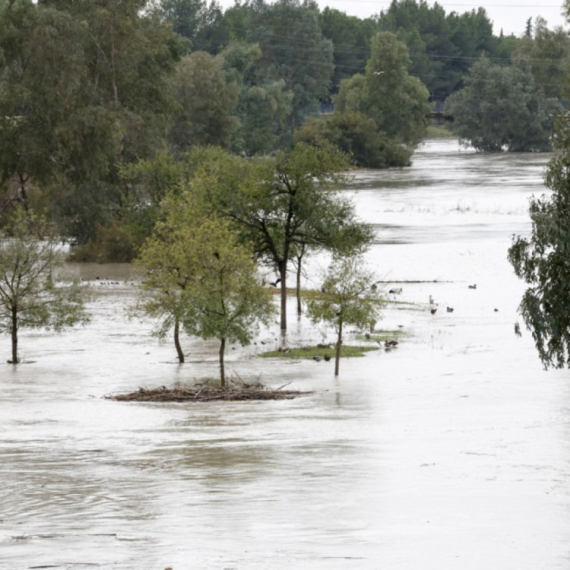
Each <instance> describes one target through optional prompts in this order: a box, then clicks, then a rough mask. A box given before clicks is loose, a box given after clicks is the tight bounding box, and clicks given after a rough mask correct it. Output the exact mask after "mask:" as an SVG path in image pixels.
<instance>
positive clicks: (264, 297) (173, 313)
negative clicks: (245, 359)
mask: <svg viewBox="0 0 570 570" xmlns="http://www.w3.org/2000/svg"><path fill="white" fill-rule="evenodd" d="M204 176H205V175H204ZM137 264H138V265H139V266H140V267H141V268H143V269H144V271H145V273H146V276H145V281H144V283H143V285H142V292H141V293H142V295H141V298H140V300H139V303H138V305H137V307H136V308H135V312H136V313H138V314H141V313H142V314H146V315H149V316H152V317H154V318H157V319H159V320H160V327H159V329H158V331H157V332H158V334H159V335H160V336H165V335H166V334H167V332H168V331H169V330H170V329H172V328H174V330H175V344H176V348H177V351H178V355H179V359H180V361H181V362H183V361H184V358H183V354H182V352H181V349H180V346H179V340H178V332H179V327H180V326H182V327H183V328H184V329H185V330H186V331H187V332H188V333H190V334H195V335H198V336H201V337H203V338H206V339H208V338H217V339H218V340H220V377H221V383H222V385H224V384H225V372H224V351H225V346H226V342H240V343H242V344H249V343H250V342H251V340H252V337H253V335H254V334H255V332H256V331H257V326H258V324H259V323H261V322H263V323H266V324H267V323H268V322H269V320H270V318H271V317H272V315H273V314H274V310H275V309H274V305H273V302H272V299H271V297H270V296H269V295H268V293H267V292H266V291H265V290H264V288H263V287H262V285H261V284H260V283H259V282H258V280H257V277H256V275H257V270H256V265H255V263H254V262H253V260H252V259H251V254H250V249H249V248H247V247H246V246H244V245H242V244H240V243H239V242H238V236H237V234H236V233H235V232H234V231H233V230H232V229H231V227H230V224H229V222H227V221H223V220H220V219H216V218H213V217H209V216H206V215H205V213H204V211H203V209H202V206H201V204H200V201H199V200H198V199H197V198H196V197H195V195H194V194H193V193H191V192H190V191H189V190H188V189H186V190H185V191H183V192H182V193H181V194H180V195H179V196H171V197H170V198H169V200H167V202H166V203H165V212H164V220H162V221H159V222H158V223H157V224H156V227H155V231H154V233H153V235H152V237H151V238H150V239H149V240H148V241H147V242H146V243H145V246H144V247H143V249H142V251H141V255H140V257H139V259H138V261H137Z"/></svg>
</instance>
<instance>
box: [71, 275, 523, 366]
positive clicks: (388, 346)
mask: <svg viewBox="0 0 570 570" xmlns="http://www.w3.org/2000/svg"><path fill="white" fill-rule="evenodd" d="M81 280H82V281H84V282H89V281H90V280H89V279H85V278H82V279H81ZM94 281H95V282H96V283H98V284H99V285H103V286H116V285H122V284H127V282H126V281H125V282H124V283H121V282H120V281H114V280H108V279H101V278H100V277H99V276H97V277H95V279H94ZM280 281H281V279H276V280H275V281H273V282H269V283H268V284H269V285H271V286H272V287H277V286H278V284H279V282H280ZM264 282H265V283H267V281H265V280H264ZM129 284H130V285H132V286H134V285H136V284H135V283H134V282H133V281H130V282H129ZM377 287H378V286H377V284H376V283H374V284H373V285H372V287H371V288H372V290H376V289H377ZM468 288H469V289H477V284H476V283H474V284H472V285H469V286H468ZM402 291H403V288H402V287H393V288H391V289H389V290H388V294H390V295H393V296H394V297H395V296H396V295H401V294H402ZM428 310H429V312H430V313H431V314H432V315H435V314H436V313H437V310H438V304H437V303H436V302H435V301H434V299H433V297H432V296H431V295H430V296H429V303H428ZM498 310H499V309H496V308H495V309H494V311H495V312H498ZM453 311H454V308H453V307H449V306H447V307H446V312H447V313H453ZM515 329H516V326H515ZM515 332H516V330H515ZM519 334H520V333H519ZM321 336H323V341H324V339H325V338H326V334H323V333H322V332H321ZM364 337H365V338H366V340H372V335H371V334H370V333H368V332H367V333H365V335H364ZM260 343H261V344H262V345H265V344H266V342H264V341H260ZM376 343H377V344H378V345H379V346H380V347H382V348H384V350H386V351H390V350H392V349H394V348H397V347H398V344H399V343H398V341H397V340H395V339H389V340H385V341H383V342H382V341H380V340H377V341H376ZM254 344H255V345H257V342H255V343H254ZM232 348H233V349H234V350H235V347H232ZM317 348H323V349H331V348H332V345H331V344H318V345H317ZM279 352H283V353H284V354H290V353H291V349H290V348H279ZM331 359H332V357H331V355H330V354H327V353H324V354H323V355H322V356H321V355H315V356H313V360H314V361H316V362H321V361H325V362H329V361H330V360H331Z"/></svg>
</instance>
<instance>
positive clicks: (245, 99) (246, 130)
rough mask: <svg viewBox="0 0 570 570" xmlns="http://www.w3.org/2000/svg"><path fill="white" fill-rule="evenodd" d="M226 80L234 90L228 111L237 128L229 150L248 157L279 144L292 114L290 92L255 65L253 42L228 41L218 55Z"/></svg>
mask: <svg viewBox="0 0 570 570" xmlns="http://www.w3.org/2000/svg"><path fill="white" fill-rule="evenodd" d="M220 58H221V61H222V62H223V63H222V65H223V68H224V71H225V73H226V76H227V80H228V82H229V83H231V84H234V85H235V86H236V87H237V89H238V91H239V95H238V100H237V103H236V105H235V107H234V109H233V111H232V114H233V115H234V116H236V117H237V118H238V119H239V127H238V129H237V130H236V131H235V132H234V134H233V137H232V149H233V150H234V151H236V152H242V153H245V154H247V155H248V156H252V155H254V154H269V153H270V152H272V151H273V150H275V148H276V147H277V146H278V144H279V138H280V136H281V134H282V133H283V131H284V130H285V129H286V127H287V123H288V120H289V118H290V116H291V113H292V110H293V108H292V101H293V92H292V91H290V90H287V88H286V87H285V81H283V80H282V79H281V80H277V81H275V80H273V79H271V78H269V77H266V76H264V74H263V73H262V70H261V69H259V67H258V64H259V61H260V59H261V49H260V48H259V46H258V45H257V44H248V43H246V42H243V41H235V42H231V43H230V44H229V45H228V47H227V48H226V49H225V50H224V51H223V52H222V53H221V54H220Z"/></svg>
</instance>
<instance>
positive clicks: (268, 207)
mask: <svg viewBox="0 0 570 570" xmlns="http://www.w3.org/2000/svg"><path fill="white" fill-rule="evenodd" d="M346 168H347V162H346V158H345V157H344V156H343V155H342V154H339V153H338V152H337V151H335V150H333V149H332V148H330V147H328V146H323V147H311V146H308V145H304V144H298V145H296V146H295V148H294V149H293V150H292V151H291V152H289V153H279V154H278V155H277V156H276V157H275V158H273V159H255V160H244V159H238V158H237V157H231V156H228V155H227V154H224V153H221V152H220V151H216V150H215V149H208V150H206V151H203V152H202V157H201V166H200V167H199V171H198V172H199V173H200V176H199V177H197V178H196V179H194V180H193V187H194V189H195V191H196V192H198V193H199V194H201V195H203V196H205V197H206V198H205V199H206V201H207V202H208V203H209V204H210V206H209V207H210V208H212V209H213V210H214V211H215V212H216V213H217V214H218V215H221V216H223V217H225V218H227V219H230V220H232V222H233V223H234V224H235V227H236V229H237V230H238V231H239V232H240V234H241V235H242V238H243V239H244V240H246V241H247V242H249V243H250V244H252V247H253V248H254V251H255V254H256V255H257V256H258V257H259V258H261V259H263V260H264V261H266V262H267V263H269V264H270V266H272V267H273V268H274V269H275V270H276V271H277V272H278V273H279V276H280V279H281V328H282V329H283V330H284V329H286V328H287V317H286V298H287V297H286V296H287V269H288V264H289V261H290V260H291V259H292V256H293V255H294V254H295V253H296V252H299V251H300V250H301V248H303V247H304V248H306V249H308V250H315V249H319V248H330V249H336V248H339V249H346V248H353V249H359V248H363V247H365V245H366V244H368V243H369V242H370V240H371V235H372V231H371V229H370V228H369V227H368V226H367V225H365V224H361V223H360V222H358V221H357V220H356V216H355V214H354V207H353V205H352V203H351V202H350V201H349V200H347V199H345V198H344V197H342V196H341V195H340V194H338V193H337V192H336V191H335V190H338V189H339V188H340V187H341V185H342V184H343V182H344V180H345V177H346V176H345V170H346Z"/></svg>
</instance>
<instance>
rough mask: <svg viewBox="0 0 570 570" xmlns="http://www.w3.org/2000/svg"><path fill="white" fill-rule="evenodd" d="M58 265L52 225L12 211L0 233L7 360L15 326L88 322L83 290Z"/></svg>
mask: <svg viewBox="0 0 570 570" xmlns="http://www.w3.org/2000/svg"><path fill="white" fill-rule="evenodd" d="M63 264H64V254H63V253H62V251H61V249H60V244H59V240H58V239H57V238H56V236H55V234H54V231H53V227H51V226H50V225H49V224H47V223H46V222H45V220H43V219H42V218H41V217H38V216H36V215H35V214H34V213H33V212H31V211H30V212H27V213H24V212H22V211H18V212H17V213H16V214H15V215H14V217H13V218H12V220H11V224H10V226H9V227H8V228H7V230H5V231H4V232H3V233H2V234H0V331H2V332H4V333H7V334H9V335H10V337H11V341H12V360H11V362H12V363H13V364H17V363H18V362H19V361H20V357H19V350H18V333H19V331H20V330H21V329H25V328H32V329H35V328H46V329H53V330H55V331H61V330H62V329H64V328H66V327H71V326H73V325H75V324H78V323H85V322H86V321H87V320H88V317H87V314H86V312H85V301H86V290H85V288H84V287H83V286H82V285H81V283H80V282H79V281H78V280H77V279H76V278H71V277H69V276H66V275H65V274H64V273H63V272H62V267H63Z"/></svg>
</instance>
